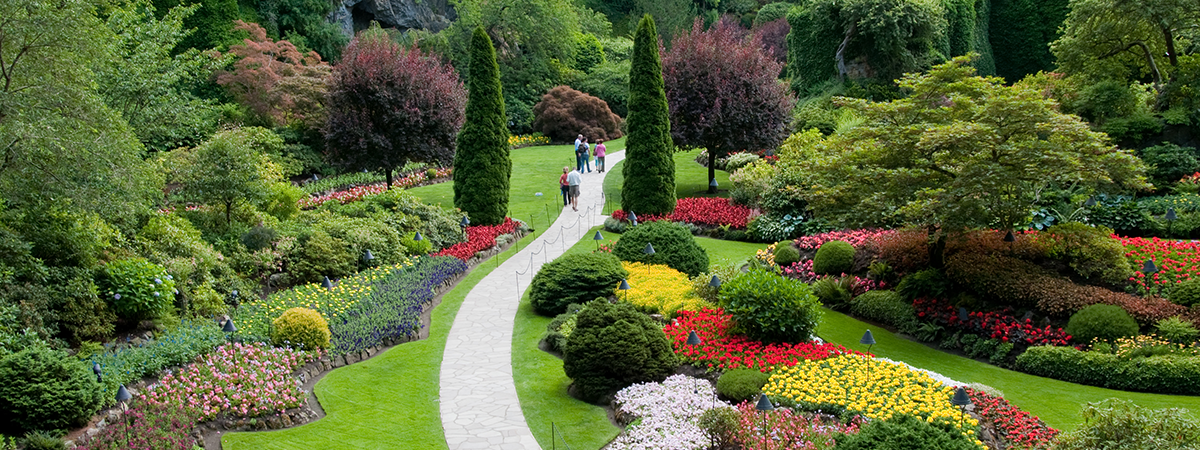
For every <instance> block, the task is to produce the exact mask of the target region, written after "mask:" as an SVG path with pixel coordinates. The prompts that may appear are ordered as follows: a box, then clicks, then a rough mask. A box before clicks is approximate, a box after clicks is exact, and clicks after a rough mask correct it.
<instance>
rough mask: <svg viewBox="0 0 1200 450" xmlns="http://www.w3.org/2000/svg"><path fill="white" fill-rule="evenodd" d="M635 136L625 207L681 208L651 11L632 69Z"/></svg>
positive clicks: (641, 27)
mask: <svg viewBox="0 0 1200 450" xmlns="http://www.w3.org/2000/svg"><path fill="white" fill-rule="evenodd" d="M626 124H627V127H628V130H629V139H628V140H627V141H626V146H625V159H626V161H625V164H624V169H622V173H623V174H624V175H625V181H624V184H623V186H622V192H621V208H622V209H624V210H625V211H633V212H635V213H637V214H667V213H670V212H672V211H674V210H675V160H674V159H672V158H671V152H672V151H673V150H674V147H675V145H674V143H672V141H671V121H670V118H669V115H668V110H667V94H666V92H665V91H664V90H663V77H662V61H661V60H660V59H659V55H658V31H657V30H656V29H655V27H654V18H653V17H651V16H650V15H649V14H647V15H645V16H644V17H642V20H641V22H639V23H638V28H637V34H636V35H635V36H634V40H633V61H632V64H631V66H630V70H629V118H628V119H626Z"/></svg>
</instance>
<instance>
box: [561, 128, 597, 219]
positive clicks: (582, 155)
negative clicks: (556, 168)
mask: <svg viewBox="0 0 1200 450" xmlns="http://www.w3.org/2000/svg"><path fill="white" fill-rule="evenodd" d="M605 150H606V149H605V148H604V141H603V140H597V141H596V148H595V155H596V170H597V172H599V173H604V152H605ZM584 168H587V171H588V173H591V172H592V167H591V157H590V155H589V154H588V143H587V138H585V137H583V135H582V134H581V135H579V137H578V138H576V139H575V170H571V168H570V167H569V166H566V167H563V174H562V176H561V177H559V178H558V184H559V188H560V189H561V190H562V195H563V206H564V207H565V206H567V205H571V209H572V210H575V211H579V185H580V184H581V182H582V181H583V180H582V178H583V176H582V174H583V170H584Z"/></svg>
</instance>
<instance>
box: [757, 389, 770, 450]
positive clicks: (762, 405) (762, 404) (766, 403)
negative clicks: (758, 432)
mask: <svg viewBox="0 0 1200 450" xmlns="http://www.w3.org/2000/svg"><path fill="white" fill-rule="evenodd" d="M754 409H757V410H759V411H762V412H763V427H762V429H763V448H767V432H768V431H767V413H768V412H771V411H774V410H775V405H772V404H771V399H769V398H767V394H765V393H759V394H758V404H756V405H754Z"/></svg>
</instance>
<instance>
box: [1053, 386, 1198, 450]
mask: <svg viewBox="0 0 1200 450" xmlns="http://www.w3.org/2000/svg"><path fill="white" fill-rule="evenodd" d="M1082 416H1083V419H1084V421H1083V424H1082V425H1080V427H1079V428H1078V429H1076V430H1075V431H1072V432H1069V433H1063V434H1062V435H1059V437H1058V440H1057V441H1056V442H1055V444H1054V446H1053V447H1051V448H1053V449H1055V450H1091V449H1098V448H1111V449H1125V450H1158V449H1166V448H1175V449H1186V448H1194V447H1195V444H1196V442H1197V441H1200V422H1198V421H1197V420H1196V419H1195V418H1193V417H1191V416H1190V414H1189V413H1188V410H1186V409H1180V408H1168V409H1158V410H1155V409H1149V408H1143V407H1141V406H1138V405H1136V404H1134V403H1133V402H1131V401H1128V400H1121V399H1116V398H1110V399H1107V400H1104V401H1101V402H1099V403H1088V404H1087V405H1084V407H1083V411H1082Z"/></svg>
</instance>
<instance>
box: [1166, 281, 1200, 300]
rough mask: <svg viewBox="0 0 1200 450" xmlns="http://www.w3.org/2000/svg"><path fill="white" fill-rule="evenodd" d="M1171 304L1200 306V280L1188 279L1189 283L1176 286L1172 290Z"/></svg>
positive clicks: (1185, 282)
mask: <svg viewBox="0 0 1200 450" xmlns="http://www.w3.org/2000/svg"><path fill="white" fill-rule="evenodd" d="M1170 298H1171V302H1172V303H1175V304H1178V305H1183V306H1189V307H1190V306H1192V305H1195V304H1200V278H1188V279H1187V281H1184V282H1182V283H1179V284H1176V285H1175V286H1174V287H1172V288H1171V294H1170Z"/></svg>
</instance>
